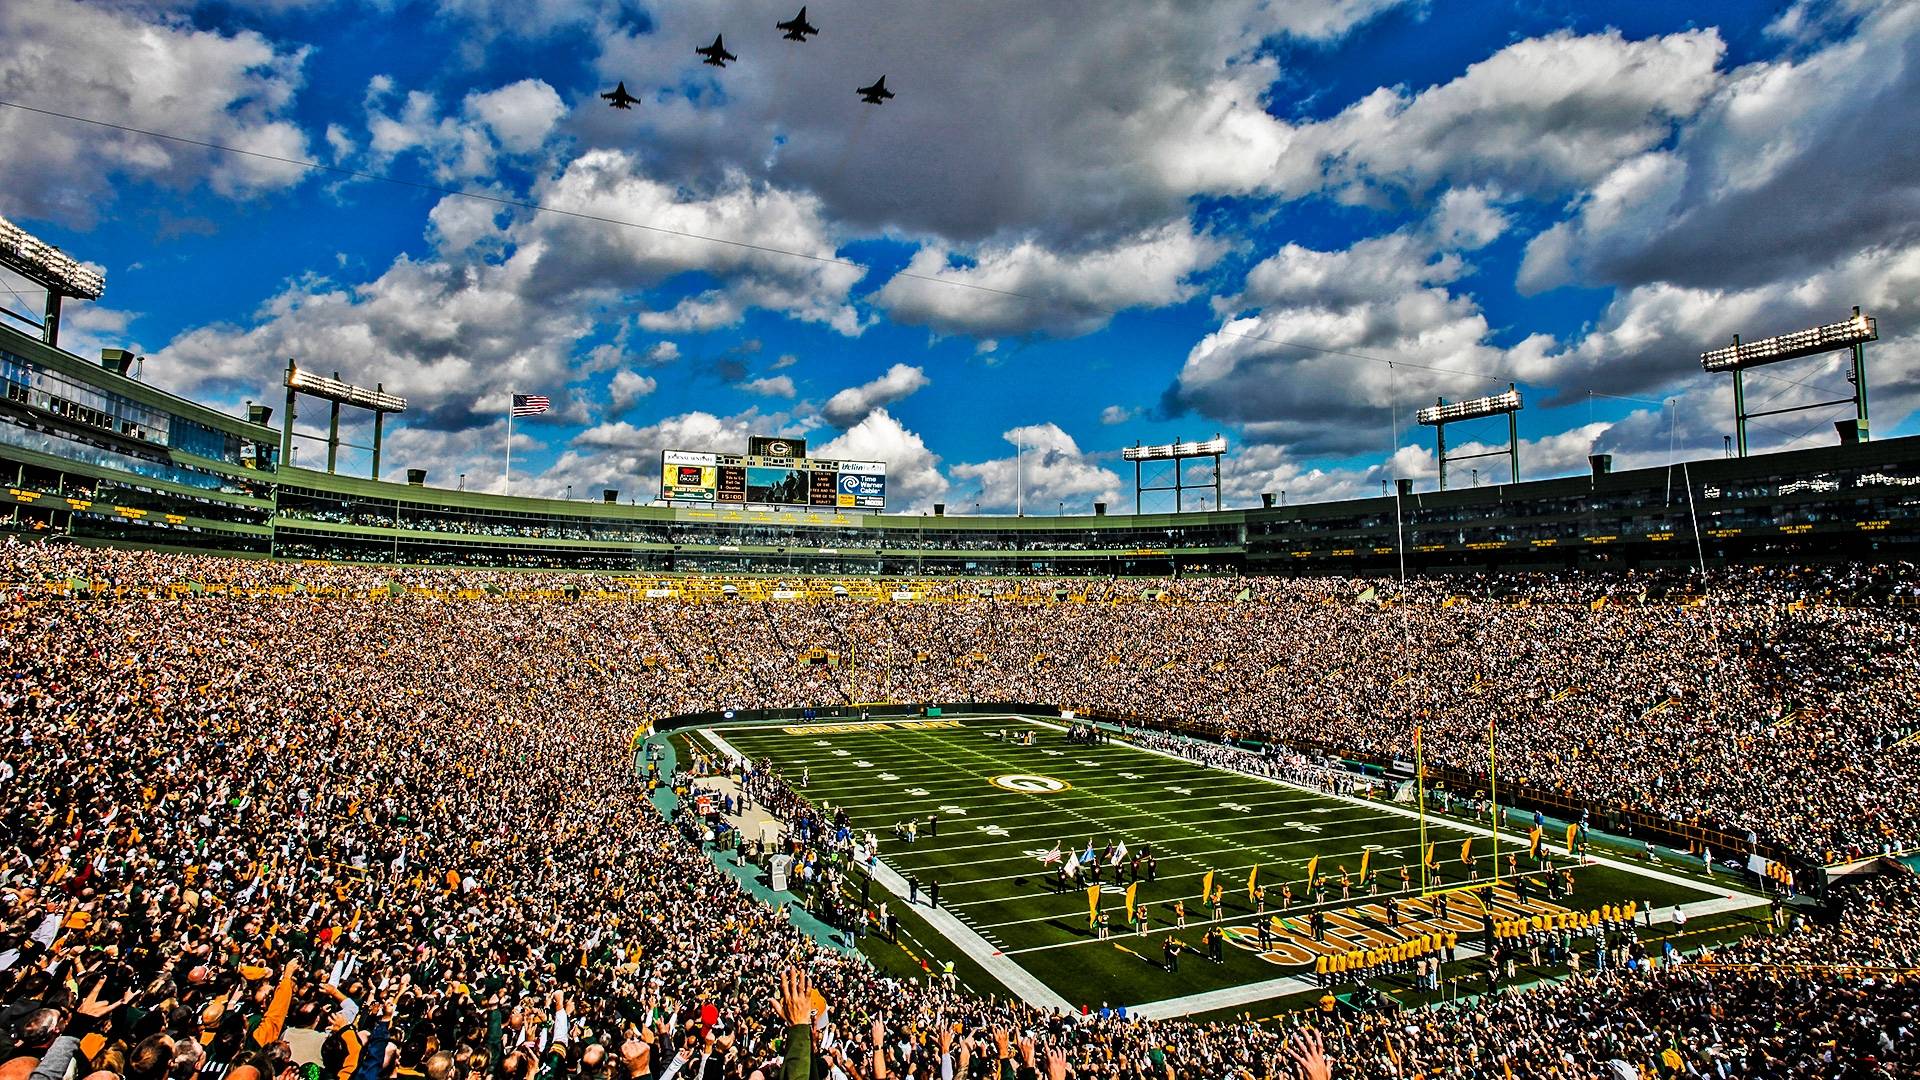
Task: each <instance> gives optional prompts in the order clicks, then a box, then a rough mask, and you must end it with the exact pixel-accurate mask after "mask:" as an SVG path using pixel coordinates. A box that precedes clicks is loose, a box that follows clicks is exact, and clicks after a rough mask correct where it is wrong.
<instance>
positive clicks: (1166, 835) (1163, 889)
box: [722, 718, 1717, 1015]
mask: <svg viewBox="0 0 1920 1080" xmlns="http://www.w3.org/2000/svg"><path fill="white" fill-rule="evenodd" d="M831 728H832V725H821V726H820V727H819V728H817V729H808V730H806V731H804V732H803V733H801V734H790V733H789V732H788V730H787V729H785V728H783V727H779V726H772V727H768V726H761V727H741V728H732V729H725V730H724V731H723V732H722V734H723V736H724V737H725V738H726V740H727V741H728V742H729V743H731V744H732V745H733V746H734V747H735V748H736V749H738V750H739V751H741V752H742V753H745V754H748V755H749V756H751V757H753V758H755V759H759V758H762V757H767V758H771V759H772V760H773V761H774V762H775V763H776V764H777V765H778V766H779V767H780V768H781V770H782V772H783V773H785V774H786V775H788V776H789V777H791V778H796V779H797V778H798V776H799V775H800V772H801V770H802V768H803V767H804V768H806V769H807V771H808V773H809V779H810V784H809V786H808V788H807V789H806V792H805V794H806V796H807V797H808V798H809V799H810V800H812V801H813V802H814V803H815V804H816V805H821V804H831V805H833V806H835V807H841V806H844V807H846V808H847V810H848V813H849V814H850V816H851V819H852V822H853V824H854V827H855V828H856V830H860V831H865V830H871V831H872V832H873V833H874V834H875V835H877V836H878V837H880V839H881V846H880V850H881V857H882V858H883V859H885V860H886V861H887V862H888V864H889V865H891V866H892V867H893V868H894V869H896V870H898V871H899V872H900V873H902V874H903V875H912V876H914V877H916V878H918V879H919V881H920V882H921V883H922V884H923V885H924V884H926V883H928V882H931V881H935V880H937V881H939V882H940V885H941V903H942V906H944V907H947V908H949V909H950V910H951V911H953V912H954V913H955V914H956V915H957V916H958V917H960V918H961V919H962V921H964V922H966V923H967V924H968V925H970V926H971V927H972V928H973V929H974V930H975V931H977V932H978V933H979V934H980V935H981V936H982V937H983V938H984V939H985V940H987V941H988V942H989V943H990V944H991V945H992V946H993V947H994V948H996V949H999V950H1001V951H1002V952H1004V953H1005V954H1006V955H1007V956H1008V957H1009V958H1011V959H1012V960H1013V961H1014V962H1016V963H1018V964H1019V965H1020V966H1021V967H1023V968H1025V969H1026V970H1027V971H1029V972H1030V973H1032V974H1033V975H1034V976H1035V977H1037V978H1039V979H1040V980H1041V981H1043V982H1045V983H1047V984H1048V985H1049V986H1051V987H1053V988H1054V989H1055V990H1056V991H1058V992H1059V993H1060V994H1061V995H1062V996H1063V997H1065V998H1066V999H1067V1000H1068V1001H1070V1002H1074V1003H1076V1004H1077V1003H1090V1004H1098V1003H1100V1002H1103V1001H1104V1002H1114V1003H1123V1002H1124V1003H1139V1002H1147V1001H1158V1000H1162V999H1166V998H1177V997H1185V996H1187V995H1190V994H1196V993H1201V992H1205V991H1208V990H1214V989H1218V988H1221V987H1227V986H1237V985H1240V984H1243V983H1250V982H1260V981H1265V980H1271V979H1275V978H1278V977H1281V976H1287V975H1300V974H1306V973H1309V972H1310V971H1311V968H1310V966H1308V965H1297V966H1295V965H1284V964H1276V963H1274V962H1271V961H1270V960H1269V959H1267V958H1263V957H1262V956H1260V955H1258V954H1257V953H1256V952H1255V951H1252V950H1247V949H1240V948H1235V947H1232V946H1229V947H1227V948H1226V949H1225V960H1224V962H1221V963H1209V962H1207V961H1206V960H1204V958H1202V957H1201V956H1200V955H1199V953H1198V951H1197V950H1198V946H1199V942H1200V937H1201V934H1202V933H1203V932H1204V928H1205V926H1206V925H1207V919H1208V916H1209V913H1208V912H1207V911H1206V910H1205V906H1204V905H1203V904H1202V903H1201V902H1200V890H1201V882H1202V879H1203V876H1204V875H1205V874H1206V872H1207V871H1209V870H1212V871H1215V872H1216V877H1215V883H1216V884H1218V885H1222V886H1224V887H1225V889H1226V893H1227V897H1226V906H1225V912H1224V915H1225V920H1224V925H1226V926H1229V927H1235V926H1241V927H1244V926H1248V925H1250V924H1252V923H1253V922H1254V921H1255V920H1254V919H1253V915H1252V911H1253V905H1252V904H1251V903H1250V902H1249V900H1248V894H1247V888H1246V884H1247V875H1248V873H1249V871H1250V870H1252V869H1253V868H1254V867H1255V866H1256V865H1257V866H1258V867H1259V874H1258V880H1259V882H1260V883H1261V884H1262V885H1265V886H1267V887H1268V893H1267V911H1268V913H1269V914H1283V912H1281V910H1280V909H1281V901H1280V886H1281V885H1282V883H1291V884H1292V886H1293V888H1294V891H1295V897H1294V907H1293V910H1292V911H1291V912H1285V913H1284V914H1288V915H1291V916H1296V917H1298V918H1299V919H1301V920H1302V921H1304V918H1305V915H1306V912H1307V911H1309V910H1310V909H1311V906H1312V900H1313V898H1312V897H1311V896H1308V895H1306V890H1305V888H1304V878H1305V873H1306V866H1307V862H1308V860H1309V859H1311V858H1313V857H1314V856H1316V855H1317V856H1318V857H1319V860H1320V862H1319V870H1320V872H1321V873H1323V874H1331V875H1332V876H1333V879H1334V882H1335V885H1334V888H1333V890H1332V892H1331V894H1330V896H1329V902H1328V904H1327V909H1328V910H1329V911H1331V912H1342V913H1346V914H1348V915H1349V916H1350V917H1353V918H1354V919H1356V921H1358V922H1359V923H1361V924H1362V925H1364V926H1367V927H1369V928H1380V927H1381V923H1380V920H1378V919H1373V918H1369V917H1367V916H1366V915H1365V914H1362V913H1359V912H1357V911H1355V910H1353V909H1355V908H1357V907H1358V906H1359V905H1362V904H1366V903H1368V902H1369V898H1368V897H1367V895H1366V891H1365V890H1364V889H1363V888H1360V887H1359V885H1358V877H1357V871H1358V868H1359V864H1360V858H1361V852H1362V850H1363V848H1365V847H1368V846H1372V849H1373V855H1372V859H1373V865H1374V866H1375V867H1377V868H1380V869H1382V870H1383V871H1384V872H1383V873H1382V875H1381V892H1382V895H1383V896H1384V895H1386V894H1388V893H1391V892H1397V890H1398V887H1399V868H1400V866H1401V865H1402V864H1403V863H1407V864H1410V865H1412V866H1414V867H1415V868H1416V869H1415V870H1414V873H1413V879H1414V883H1415V888H1416V890H1417V888H1418V872H1417V862H1418V856H1417V852H1418V850H1419V844H1420V833H1419V825H1418V823H1417V822H1416V821H1413V820H1410V819H1407V818H1405V817H1403V816H1400V815H1398V814H1395V813H1392V812H1390V811H1388V810H1386V809H1384V808H1382V807H1379V806H1372V805H1356V804H1355V803H1354V802H1351V801H1348V800H1343V799H1338V798H1334V797H1331V796H1325V795H1321V794H1318V793H1315V792H1311V791H1306V790H1303V789H1300V788H1296V787H1292V786H1288V785H1281V784H1275V783H1272V782H1269V781H1266V780H1262V779H1259V778H1255V777H1251V776H1244V775H1240V774H1237V773H1230V772H1224V771H1221V770H1216V769H1209V768H1205V767H1202V766H1199V765H1196V764H1193V763H1190V762H1185V761H1179V760H1174V759H1171V758H1168V757H1165V756H1162V755H1157V754H1151V753H1148V752H1145V751H1142V750H1138V749H1135V748H1132V747H1128V746H1124V745H1120V744H1110V745H1106V746H1097V747H1089V746H1080V745H1075V744H1070V743H1068V742H1067V741H1066V739H1065V736H1064V735H1063V734H1061V733H1060V732H1058V731H1054V730H1048V729H1046V728H1040V727H1035V726H1030V725H1028V724H1026V723H1024V722H1022V721H1019V720H1017V719H1012V718H1009V719H1005V720H986V721H980V720H974V721H969V722H967V723H966V724H964V725H960V726H952V727H924V726H900V725H897V724H896V725H888V726H887V727H885V728H883V729H877V730H865V731H848V730H838V731H836V730H831ZM1002 728H1004V729H1006V730H1009V731H1027V730H1034V731H1036V736H1035V745H1033V746H1031V747H1029V746H1022V745H1016V744H1012V743H1010V742H1007V741H1001V740H998V739H995V738H993V737H992V735H993V733H995V732H997V731H999V730H1000V729H1002ZM1007 775H1037V776H1042V777H1047V778H1051V779H1053V780H1057V781H1061V782H1064V783H1066V784H1067V785H1070V786H1069V787H1067V788H1066V789H1064V790H1061V791H1057V792H1048V793H1031V794H1030V793H1025V792H1017V791H1008V790H1004V789H1002V788H1000V787H996V786H994V784H993V783H992V782H991V781H992V779H993V778H994V777H1001V776H1007ZM929 815H937V816H938V817H939V828H938V833H937V835H928V833H927V830H926V827H925V824H926V819H927V817H928V816H929ZM908 818H915V819H917V820H918V821H919V822H920V824H921V837H920V840H919V842H918V843H915V844H907V843H906V842H904V841H901V840H896V839H894V832H893V826H894V825H895V824H896V823H897V822H902V821H905V820H907V819H908ZM1468 835H1469V834H1468V833H1467V832H1466V831H1464V830H1463V829H1461V828H1459V827H1457V826H1456V825H1454V824H1453V823H1451V822H1447V821H1443V820H1430V821H1429V822H1428V840H1429V841H1430V842H1432V843H1434V844H1435V845H1436V851H1437V853H1438V854H1439V856H1440V859H1441V861H1442V863H1443V867H1444V869H1445V870H1446V871H1447V872H1448V874H1449V877H1450V878H1451V879H1452V880H1451V881H1450V882H1449V883H1450V884H1458V883H1459V879H1460V877H1461V867H1460V864H1459V862H1458V861H1457V860H1458V852H1459V848H1460V843H1461V841H1462V840H1464V839H1465V838H1466V837H1467V836H1468ZM1121 839H1124V840H1125V841H1126V843H1127V845H1128V848H1129V849H1130V850H1133V851H1139V850H1141V849H1142V848H1143V847H1146V846H1149V845H1150V846H1151V849H1152V851H1153V852H1154V853H1155V855H1156V856H1157V857H1158V859H1159V873H1158V876H1157V878H1156V880H1154V881H1151V882H1147V881H1142V882H1141V883H1140V884H1139V887H1138V891H1137V894H1136V895H1137V899H1138V900H1139V901H1141V902H1143V903H1145V904H1147V905H1149V911H1150V917H1151V930H1150V933H1149V935H1148V936H1147V937H1146V938H1144V939H1143V938H1140V937H1138V936H1136V935H1135V934H1133V933H1132V932H1131V929H1130V928H1125V927H1123V926H1122V925H1121V923H1122V921H1123V919H1124V915H1123V900H1122V897H1121V893H1120V891H1119V890H1118V889H1109V890H1108V891H1106V892H1105V893H1104V894H1103V896H1102V907H1103V908H1105V909H1107V910H1109V911H1110V913H1111V916H1110V917H1111V919H1112V928H1113V937H1112V938H1111V940H1108V941H1104V942H1102V941H1098V940H1096V939H1095V938H1094V936H1093V935H1091V934H1089V932H1088V930H1087V898H1086V891H1085V888H1084V887H1083V886H1075V887H1073V888H1072V889H1071V891H1069V892H1068V893H1066V894H1064V895H1055V894H1054V893H1053V892H1052V890H1051V887H1050V881H1051V871H1050V870H1047V869H1044V868H1043V867H1042V865H1041V863H1040V861H1039V855H1040V853H1042V852H1044V851H1047V850H1049V849H1051V848H1053V847H1054V846H1055V844H1056V843H1058V844H1059V845H1060V846H1061V847H1062V848H1063V849H1065V850H1069V851H1083V850H1084V849H1085V847H1086V846H1087V843H1088V841H1089V840H1091V841H1092V843H1093V845H1094V847H1095V849H1096V850H1098V849H1100V848H1103V847H1104V846H1105V845H1106V844H1108V843H1109V842H1113V841H1118V840H1121ZM1525 843H1526V839H1525V837H1524V836H1515V837H1505V836H1503V839H1502V847H1501V850H1502V852H1503V855H1502V865H1503V866H1504V863H1505V858H1504V852H1506V851H1507V850H1510V849H1512V848H1514V847H1515V846H1516V845H1517V846H1524V845H1525ZM1473 847H1474V851H1475V853H1476V855H1477V857H1478V860H1479V865H1480V868H1481V870H1482V873H1483V875H1485V874H1488V873H1490V872H1491V867H1492V860H1491V850H1492V849H1491V842H1490V841H1489V840H1488V839H1487V838H1485V837H1476V839H1475V840H1474V844H1473ZM1524 861H1525V860H1524V859H1523V862H1524ZM1560 861H1562V862H1564V861H1565V860H1564V858H1563V859H1562V860H1560ZM1343 866H1344V868H1345V869H1347V870H1349V871H1355V872H1356V876H1355V879H1354V880H1355V889H1354V896H1353V898H1352V900H1351V901H1350V902H1348V903H1342V902H1341V900H1340V895H1339V889H1338V885H1337V882H1338V879H1339V875H1340V871H1341V868H1342V867H1343ZM1112 873H1113V871H1111V870H1109V871H1108V874H1109V875H1111V874H1112ZM1576 874H1577V885H1576V890H1575V894H1574V896H1573V897H1572V899H1571V900H1570V901H1567V902H1566V903H1565V905H1564V906H1568V907H1573V908H1577V909H1579V910H1587V909H1589V908H1591V907H1596V906H1599V905H1602V904H1606V903H1616V904H1623V903H1625V902H1626V901H1628V900H1635V901H1642V902H1651V903H1652V904H1653V905H1654V906H1655V907H1656V908H1666V907H1670V906H1671V905H1673V904H1675V903H1683V902H1688V901H1693V900H1699V899H1704V898H1707V897H1709V896H1712V895H1717V894H1716V893H1715V892H1712V891H1710V887H1706V888H1694V887H1689V886H1680V885H1674V884H1671V883H1668V882H1664V881H1659V880H1656V879H1652V878H1646V877H1642V876H1640V875H1636V874H1632V873H1628V872H1625V871H1621V870H1616V869H1613V868H1610V867H1605V866H1587V867H1581V868H1579V869H1578V870H1577V871H1576ZM1107 881H1108V882H1109V883H1111V882H1112V881H1113V878H1112V876H1109V877H1108V878H1107ZM1537 895H1538V894H1537V890H1536V896H1537ZM1176 899H1184V900H1185V902H1186V904H1187V909H1188V910H1187V914H1188V920H1189V927H1188V929H1186V930H1184V931H1178V930H1172V928H1171V926H1170V922H1171V919H1172V903H1173V901H1174V900H1176ZM1403 899H1405V897H1403ZM919 932H920V933H931V931H930V930H928V929H925V928H922V929H921V930H920V931H919ZM1169 932H1171V933H1173V934H1174V936H1176V937H1177V938H1178V939H1179V940H1181V941H1182V942H1185V943H1187V944H1188V945H1190V946H1192V947H1193V950H1194V951H1190V952H1188V953H1186V954H1185V955H1184V956H1183V957H1182V958H1181V962H1180V964H1179V969H1178V971H1177V972H1167V971H1165V970H1163V969H1162V966H1161V962H1160V961H1161V955H1162V953H1161V947H1162V942H1163V941H1164V939H1165V938H1166V936H1167V935H1168V933H1169ZM1467 937H1468V935H1466V934H1462V938H1463V939H1466V938H1467ZM1255 1011H1256V1015H1261V1014H1260V1013H1259V1011H1258V1007H1257V1006H1255Z"/></svg>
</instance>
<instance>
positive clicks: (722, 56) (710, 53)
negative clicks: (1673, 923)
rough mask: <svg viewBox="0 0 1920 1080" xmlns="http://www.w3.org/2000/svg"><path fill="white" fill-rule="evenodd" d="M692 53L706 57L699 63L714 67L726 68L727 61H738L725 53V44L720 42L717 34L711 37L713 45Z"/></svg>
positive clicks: (733, 56) (735, 57) (719, 36)
mask: <svg viewBox="0 0 1920 1080" xmlns="http://www.w3.org/2000/svg"><path fill="white" fill-rule="evenodd" d="M693 51H694V52H696V53H699V54H700V55H701V56H704V57H706V59H705V60H703V61H701V62H702V63H706V64H712V65H713V66H714V67H726V66H727V61H729V60H738V59H740V58H739V57H737V56H735V55H733V54H732V53H730V52H728V51H727V43H726V42H725V41H724V40H722V38H721V35H719V34H715V35H713V44H711V45H709V46H707V47H706V48H704V49H695V50H693Z"/></svg>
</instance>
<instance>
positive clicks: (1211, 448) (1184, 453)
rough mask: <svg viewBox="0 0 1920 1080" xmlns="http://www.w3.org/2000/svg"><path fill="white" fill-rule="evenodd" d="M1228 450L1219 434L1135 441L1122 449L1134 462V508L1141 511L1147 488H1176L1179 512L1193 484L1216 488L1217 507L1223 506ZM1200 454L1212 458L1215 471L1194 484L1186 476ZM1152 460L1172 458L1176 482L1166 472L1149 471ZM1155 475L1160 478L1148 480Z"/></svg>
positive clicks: (1204, 487)
mask: <svg viewBox="0 0 1920 1080" xmlns="http://www.w3.org/2000/svg"><path fill="white" fill-rule="evenodd" d="M1226 452H1227V440H1226V438H1225V437H1224V436H1221V435H1215V436H1214V437H1213V438H1211V439H1208V440H1206V441H1205V442H1181V441H1179V440H1177V439H1176V440H1174V441H1173V442H1170V443H1161V444H1159V445H1157V446H1142V445H1140V444H1139V443H1135V444H1134V445H1132V446H1129V447H1127V448H1125V449H1124V450H1122V451H1120V457H1121V458H1122V459H1124V460H1126V461H1131V462H1133V512H1134V513H1135V514H1138V513H1140V496H1141V495H1142V493H1145V492H1154V491H1171V492H1173V512H1174V513H1176V514H1178V513H1182V512H1184V511H1185V510H1186V493H1187V492H1188V491H1189V490H1190V489H1193V488H1199V489H1201V490H1205V489H1206V488H1208V487H1211V488H1213V508H1214V509H1215V510H1218V509H1220V458H1221V456H1222V455H1224V454H1225V453H1226ZM1197 458H1211V459H1212V461H1213V474H1212V476H1211V477H1210V478H1209V480H1207V481H1205V482H1202V483H1198V484H1191V483H1188V482H1187V480H1186V471H1187V470H1186V463H1187V462H1188V461H1191V460H1194V459H1197ZM1150 461H1167V462H1172V463H1173V464H1172V473H1173V476H1172V482H1171V483H1168V482H1166V474H1165V473H1155V474H1154V475H1153V476H1152V477H1149V476H1147V474H1146V473H1145V468H1146V463H1147V462H1150ZM1149 479H1152V480H1155V481H1157V482H1155V483H1148V480H1149Z"/></svg>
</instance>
